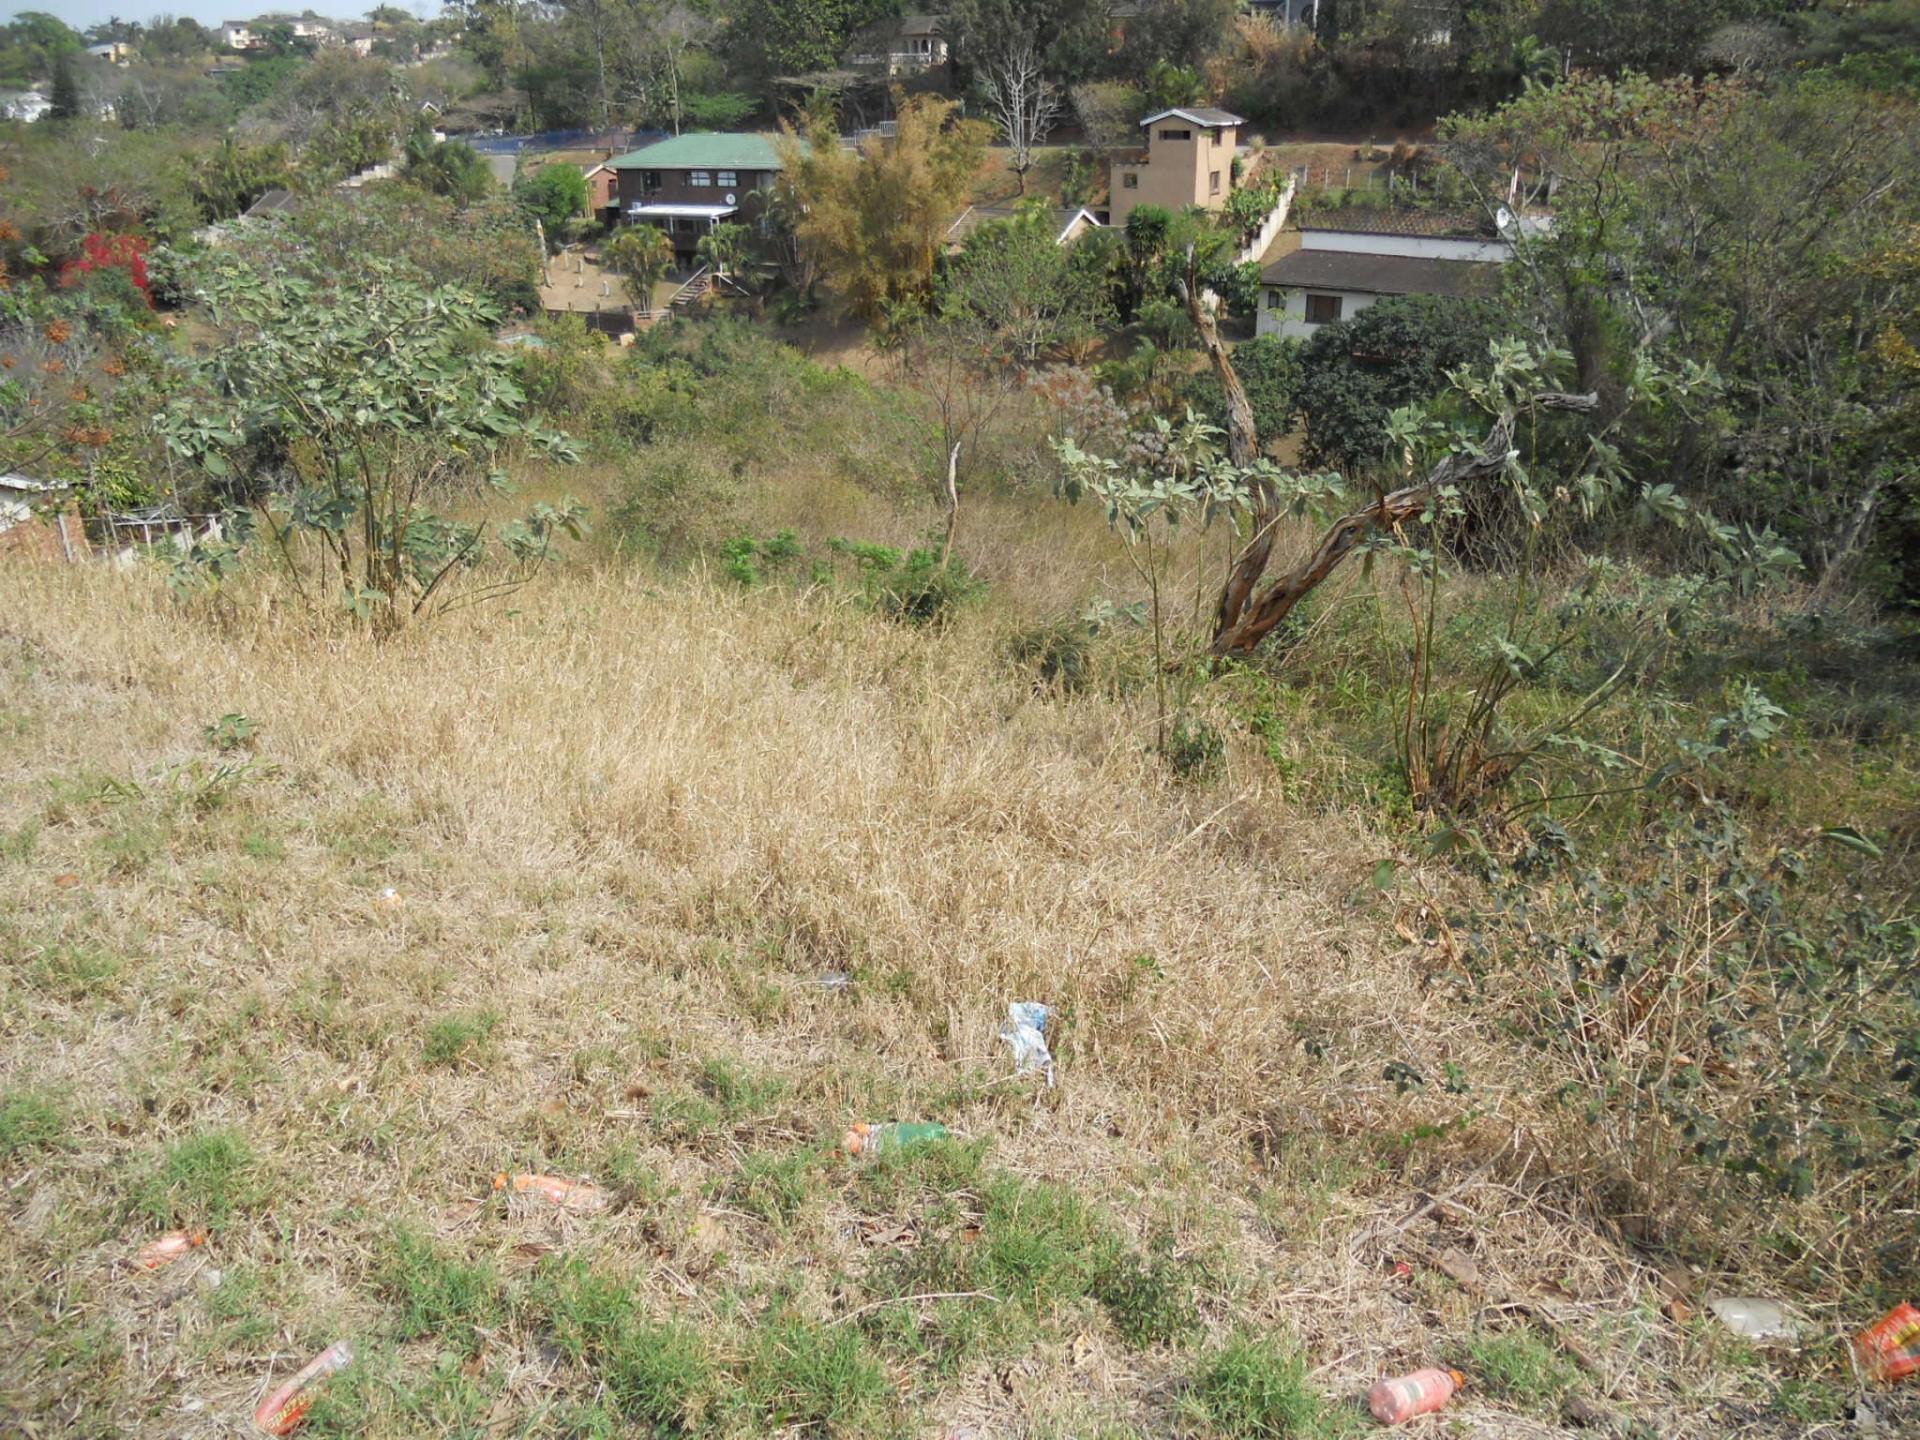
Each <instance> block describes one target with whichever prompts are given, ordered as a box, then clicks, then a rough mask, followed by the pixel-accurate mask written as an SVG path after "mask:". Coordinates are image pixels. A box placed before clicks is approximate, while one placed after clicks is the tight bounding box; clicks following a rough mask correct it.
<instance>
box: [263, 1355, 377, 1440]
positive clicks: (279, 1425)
mask: <svg viewBox="0 0 1920 1440" xmlns="http://www.w3.org/2000/svg"><path fill="white" fill-rule="evenodd" d="M352 1363H353V1347H352V1346H351V1345H349V1344H348V1343H347V1342H346V1341H344V1340H340V1341H337V1342H335V1343H334V1344H332V1345H329V1346H328V1347H327V1348H326V1349H324V1350H322V1351H321V1352H320V1353H319V1354H318V1355H316V1356H314V1357H313V1359H311V1360H309V1361H308V1362H307V1364H306V1367H305V1368H304V1369H302V1370H301V1371H300V1373H299V1374H297V1375H295V1376H294V1377H293V1378H292V1379H291V1380H289V1381H287V1383H286V1384H284V1385H282V1386H281V1387H280V1388H279V1389H278V1390H276V1391H274V1392H273V1393H272V1394H271V1395H269V1396H267V1398H266V1399H264V1400H262V1401H261V1402H260V1408H259V1409H257V1410H255V1411H254V1412H253V1423H254V1424H255V1425H257V1426H259V1427H260V1428H261V1429H262V1430H264V1431H266V1433H267V1434H269V1435H290V1434H292V1433H293V1432H294V1431H295V1430H297V1429H299V1428H300V1422H301V1421H303V1420H305V1419H306V1418H307V1411H309V1410H311V1409H312V1408H313V1390H314V1387H315V1386H316V1385H318V1384H319V1383H320V1382H321V1381H322V1380H324V1379H326V1378H327V1377H328V1376H329V1375H337V1374H339V1373H340V1372H341V1371H342V1370H344V1369H346V1368H347V1366H349V1365H351V1364H352Z"/></svg>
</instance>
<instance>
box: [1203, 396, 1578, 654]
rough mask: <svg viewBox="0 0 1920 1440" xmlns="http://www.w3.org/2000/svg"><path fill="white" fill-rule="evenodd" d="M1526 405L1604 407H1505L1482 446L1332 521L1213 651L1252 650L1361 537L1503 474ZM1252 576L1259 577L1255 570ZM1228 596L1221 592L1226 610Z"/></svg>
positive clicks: (1560, 400) (1572, 400) (1557, 402)
mask: <svg viewBox="0 0 1920 1440" xmlns="http://www.w3.org/2000/svg"><path fill="white" fill-rule="evenodd" d="M1522 408H1539V409H1545V410H1579V411H1593V410H1597V409H1599V408H1600V397H1599V395H1597V394H1593V393H1589V394H1585V395H1568V394H1563V393H1560V392H1557V391H1556V392H1551V393H1548V394H1543V395H1535V396H1533V397H1532V398H1531V399H1530V400H1528V401H1527V402H1525V405H1524V406H1521V405H1515V406H1510V407H1509V408H1507V409H1506V410H1503V411H1502V412H1501V413H1500V416H1499V418H1497V419H1496V420H1495V421H1494V422H1493V428H1492V429H1491V430H1489V431H1488V432H1487V438H1486V439H1485V440H1484V441H1483V442H1482V443H1481V445H1480V448H1479V449H1477V450H1470V451H1465V452H1457V453H1454V454H1451V455H1448V456H1447V457H1446V458H1445V459H1443V460H1441V461H1440V463H1439V464H1437V465H1435V466H1434V467H1433V469H1432V471H1430V472H1429V473H1428V475H1427V477H1426V479H1424V480H1422V481H1420V482H1419V483H1417V484H1414V485H1408V486H1405V487H1404V488H1402V489H1399V490H1395V491H1393V492H1392V493H1391V494H1388V495H1383V496H1381V497H1380V499H1379V501H1378V502H1376V503H1375V504H1373V505H1370V506H1368V507H1367V508H1366V509H1365V510H1357V511H1355V512H1354V513H1353V514H1351V515H1345V516H1342V517H1341V518H1340V519H1338V520H1336V521H1334V523H1333V526H1332V528H1331V529H1329V530H1328V531H1327V533H1326V535H1325V536H1324V537H1322V539H1321V541H1320V543H1319V545H1317V546H1316V547H1315V548H1314V551H1313V553H1312V554H1311V555H1310V556H1308V557H1307V559H1306V560H1305V561H1304V562H1303V563H1302V564H1301V565H1299V566H1297V567H1296V568H1295V569H1293V570H1292V571H1290V572H1289V573H1288V574H1286V575H1283V576H1281V577H1280V578H1279V579H1278V580H1276V581H1274V582H1273V584H1272V585H1271V586H1269V587H1268V588H1267V590H1266V592H1265V593H1264V594H1262V595H1261V596H1260V597H1259V599H1257V600H1255V601H1253V602H1252V603H1251V604H1249V605H1247V606H1246V607H1245V608H1244V610H1243V611H1242V613H1241V614H1240V616H1239V618H1238V619H1237V620H1236V621H1234V622H1233V623H1232V624H1230V625H1228V626H1226V627H1224V628H1223V629H1221V630H1220V631H1219V632H1218V633H1216V634H1215V636H1214V639H1213V644H1212V646H1211V647H1210V653H1212V654H1214V655H1217V656H1226V655H1250V654H1252V653H1253V651H1254V650H1255V649H1256V648H1257V647H1258V646H1259V644H1260V642H1261V641H1262V640H1264V639H1265V638H1266V637H1267V636H1268V635H1269V634H1271V633H1272V632H1273V630H1274V628H1275V627H1276V626H1278V625H1279V624H1280V623H1281V621H1283V620H1285V619H1286V618H1287V616H1288V615H1290V614H1291V613H1292V612H1293V608H1294V606H1296V605H1298V604H1299V603H1300V602H1301V601H1302V600H1304V599H1305V598H1306V597H1307V595H1308V594H1310V593H1311V592H1312V590H1313V588H1314V587H1315V586H1316V585H1318V584H1319V583H1320V582H1321V581H1322V580H1325V579H1326V578H1327V576H1329V575H1331V574H1332V573H1333V572H1334V571H1335V570H1336V569H1338V568H1339V566H1340V563H1341V562H1342V561H1343V560H1345V559H1346V558H1347V556H1349V555H1351V554H1352V553H1353V552H1354V550H1355V549H1356V548H1358V546H1359V545H1360V543H1361V542H1362V541H1363V540H1365V539H1367V538H1368V537H1369V536H1370V535H1373V534H1375V533H1376V532H1378V531H1382V530H1387V531H1390V530H1393V529H1395V528H1396V527H1398V526H1400V525H1403V524H1405V523H1406V522H1407V521H1409V520H1411V519H1413V518H1414V517H1415V516H1417V515H1419V514H1420V513H1421V512H1422V511H1424V510H1425V509H1426V508H1427V506H1428V504H1429V503H1430V502H1431V501H1432V499H1433V497H1434V494H1435V493H1436V492H1437V491H1438V490H1440V489H1441V488H1442V487H1443V486H1448V485H1465V484H1470V483H1472V482H1473V481H1476V480H1484V479H1488V478H1490V477H1491V476H1494V475H1498V474H1500V473H1501V472H1502V471H1503V470H1505V469H1506V468H1507V462H1508V459H1509V458H1510V457H1511V455H1512V452H1513V427H1514V424H1515V421H1516V420H1517V419H1518V417H1519V414H1520V411H1521V409H1522ZM1259 540H1260V535H1259V533H1258V531H1256V533H1255V537H1254V540H1253V541H1250V542H1249V543H1248V545H1247V547H1246V549H1244V550H1242V551H1241V553H1240V556H1239V557H1236V559H1235V561H1234V567H1235V572H1236V573H1235V576H1233V577H1230V579H1229V582H1228V583H1229V585H1231V584H1232V583H1233V582H1234V580H1235V579H1237V578H1238V572H1239V570H1240V568H1241V565H1242V563H1243V562H1244V561H1245V560H1246V558H1247V555H1248V552H1249V551H1251V550H1252V549H1253V547H1254V544H1256V543H1258V542H1259ZM1266 545H1267V548H1269V549H1270V548H1271V545H1272V539H1271V536H1269V537H1268V538H1267V542H1266ZM1264 555H1265V552H1264V550H1263V552H1262V559H1261V569H1264V568H1265V558H1264ZM1254 578H1256V579H1257V578H1258V577H1257V572H1256V575H1255V577H1254ZM1226 599H1227V597H1226V596H1224V595H1223V596H1222V599H1221V605H1222V612H1223V613H1224V611H1225V607H1226Z"/></svg>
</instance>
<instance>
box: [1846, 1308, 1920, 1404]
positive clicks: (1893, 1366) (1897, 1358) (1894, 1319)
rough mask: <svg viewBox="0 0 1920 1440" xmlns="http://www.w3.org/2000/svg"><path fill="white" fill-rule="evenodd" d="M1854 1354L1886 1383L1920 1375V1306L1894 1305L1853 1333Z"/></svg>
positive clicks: (1866, 1371) (1877, 1378)
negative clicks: (1917, 1308) (1918, 1308)
mask: <svg viewBox="0 0 1920 1440" xmlns="http://www.w3.org/2000/svg"><path fill="white" fill-rule="evenodd" d="M1853 1358H1854V1359H1855V1360H1856V1361H1858V1362H1859V1365H1860V1368H1861V1370H1862V1371H1864V1372H1865V1373H1866V1374H1868V1375H1871V1376H1872V1377H1873V1378H1874V1379H1875V1380H1878V1381H1879V1382H1880V1383H1881V1384H1882V1385H1891V1384H1892V1383H1893V1382H1894V1381H1896V1380H1905V1379H1906V1378H1907V1377H1908V1376H1910V1375H1920V1310H1916V1309H1915V1308H1914V1307H1913V1306H1911V1305H1896V1306H1894V1307H1893V1309H1891V1310H1889V1311H1888V1312H1887V1313H1886V1314H1884V1315H1882V1316H1881V1317H1880V1318H1879V1319H1878V1320H1876V1321H1874V1322H1873V1324H1872V1325H1870V1326H1868V1327H1867V1328H1866V1329H1865V1330H1862V1331H1861V1332H1860V1333H1859V1334H1858V1335H1856V1336H1854V1337H1853Z"/></svg>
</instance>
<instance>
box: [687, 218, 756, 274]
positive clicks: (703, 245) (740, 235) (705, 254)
mask: <svg viewBox="0 0 1920 1440" xmlns="http://www.w3.org/2000/svg"><path fill="white" fill-rule="evenodd" d="M694 251H695V253H697V254H698V255H699V257H700V263H701V264H703V265H710V266H712V267H713V273H714V274H716V275H726V276H730V277H732V278H733V279H734V281H735V283H737V284H740V285H742V286H744V287H747V288H751V286H752V283H753V279H754V276H753V273H752V269H751V267H750V266H748V264H747V262H748V260H749V259H750V258H751V257H752V254H753V232H752V231H751V230H749V229H748V228H747V227H746V226H744V225H716V226H714V227H713V228H712V229H711V230H709V231H708V232H707V233H706V234H704V235H702V236H701V237H700V243H699V244H698V245H696V246H694Z"/></svg>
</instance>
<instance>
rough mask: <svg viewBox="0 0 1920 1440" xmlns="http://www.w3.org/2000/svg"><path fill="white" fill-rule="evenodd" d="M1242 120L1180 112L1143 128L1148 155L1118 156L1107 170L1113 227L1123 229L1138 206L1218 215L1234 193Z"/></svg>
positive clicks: (1194, 109)
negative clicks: (1193, 208) (1235, 155)
mask: <svg viewBox="0 0 1920 1440" xmlns="http://www.w3.org/2000/svg"><path fill="white" fill-rule="evenodd" d="M1243 123H1245V122H1244V121H1242V120H1241V118H1240V117H1239V116H1238V115H1235V114H1233V113H1232V112H1231V111H1227V110H1215V109H1213V108H1212V107H1210V106H1205V105H1195V106H1180V107H1177V108H1175V109H1172V110H1162V111H1161V112H1160V113H1159V114H1157V115H1149V116H1148V117H1147V118H1146V119H1144V120H1142V121H1141V122H1140V128H1141V129H1143V130H1145V131H1146V132H1147V145H1146V149H1144V150H1124V151H1116V152H1115V154H1114V156H1113V159H1112V160H1111V162H1109V165H1108V171H1107V173H1108V184H1109V186H1110V188H1111V190H1112V195H1111V197H1110V198H1109V201H1108V212H1109V214H1108V221H1107V223H1108V224H1110V225H1124V224H1126V223H1127V216H1128V215H1130V214H1132V213H1133V210H1134V208H1135V207H1136V206H1140V205H1160V206H1163V207H1165V208H1166V209H1168V210H1174V211H1179V210H1184V209H1186V208H1187V207H1188V206H1189V205H1198V206H1200V207H1202V208H1203V209H1207V210H1218V209H1219V208H1220V207H1221V206H1222V205H1224V204H1226V203H1227V196H1229V195H1231V194H1232V193H1233V153H1234V150H1235V148H1236V147H1237V146H1238V145H1239V142H1240V126H1241V125H1242V124H1243Z"/></svg>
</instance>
